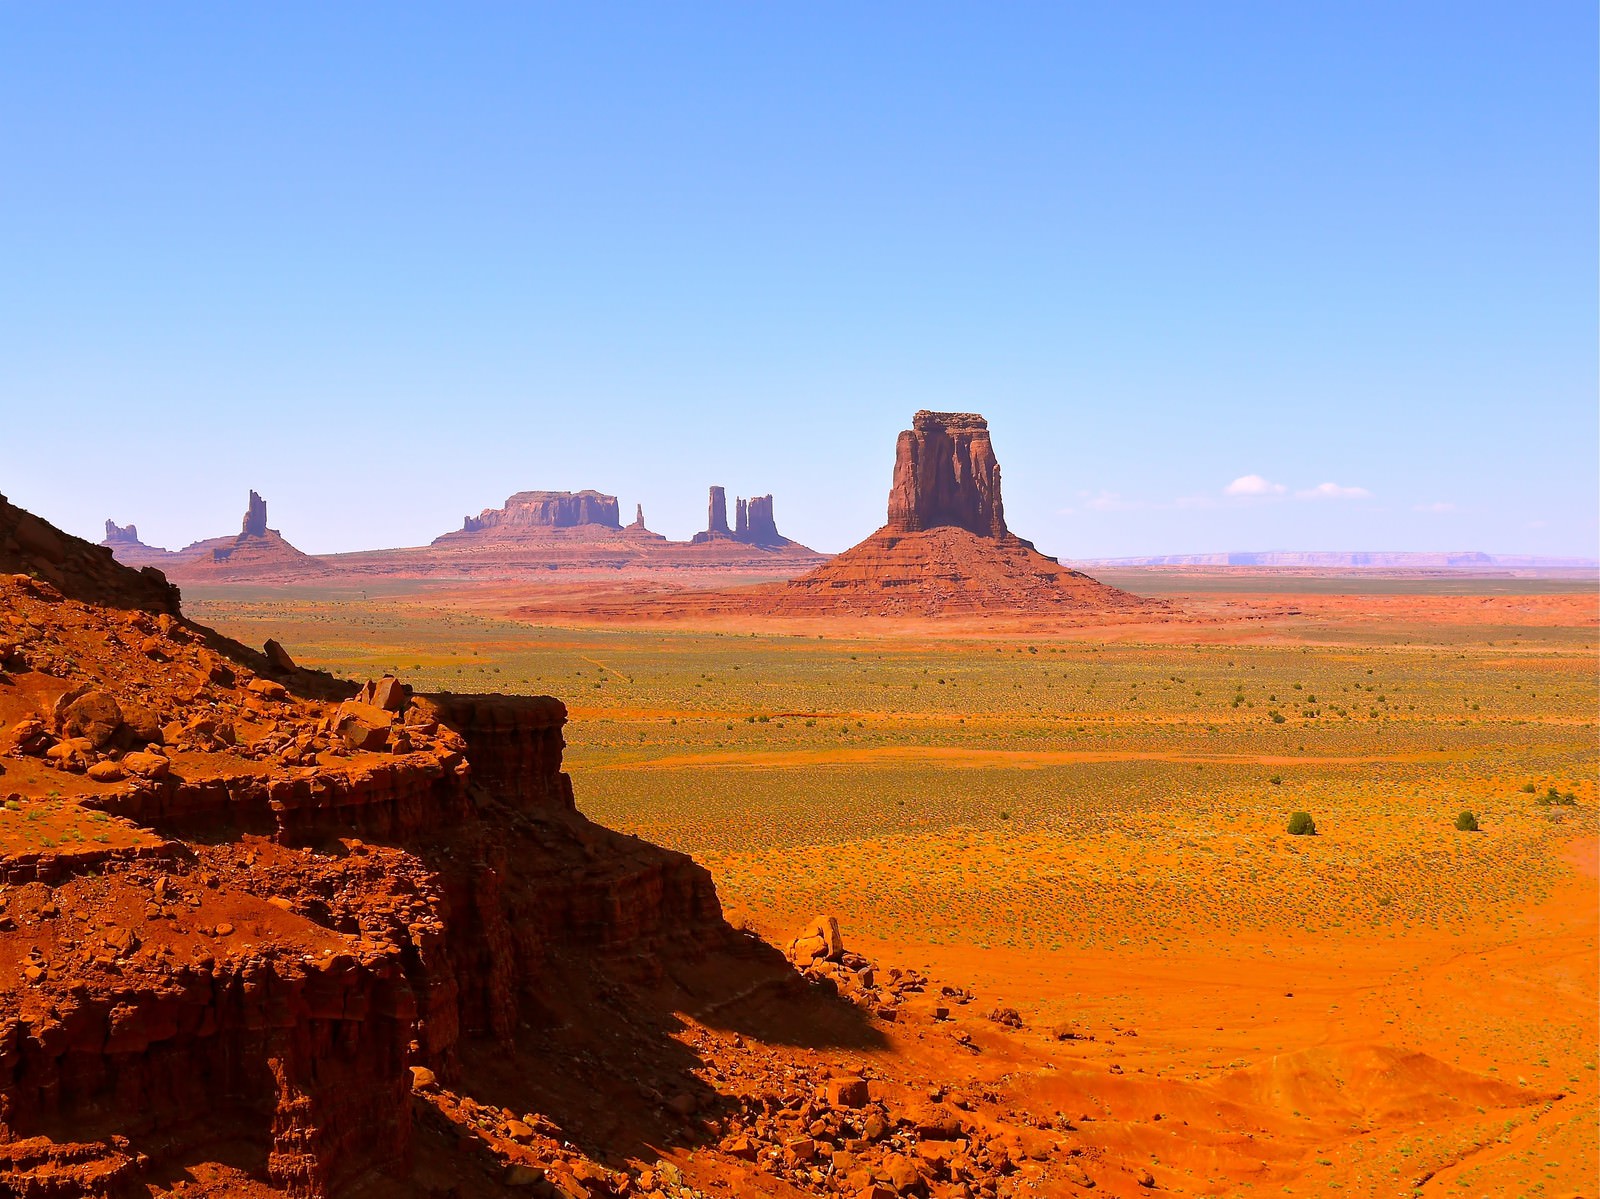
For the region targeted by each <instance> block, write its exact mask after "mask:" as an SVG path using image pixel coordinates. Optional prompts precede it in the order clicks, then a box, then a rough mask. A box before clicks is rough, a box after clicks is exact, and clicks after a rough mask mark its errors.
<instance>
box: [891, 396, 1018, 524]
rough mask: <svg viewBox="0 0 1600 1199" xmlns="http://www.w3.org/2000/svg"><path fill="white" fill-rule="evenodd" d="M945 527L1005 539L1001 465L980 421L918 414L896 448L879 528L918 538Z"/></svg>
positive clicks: (960, 416)
mask: <svg viewBox="0 0 1600 1199" xmlns="http://www.w3.org/2000/svg"><path fill="white" fill-rule="evenodd" d="M947 525H948V526H953V527H955V528H958V529H966V530H967V531H968V532H969V533H976V534H978V536H980V537H1004V536H1005V535H1006V518H1005V508H1004V505H1003V504H1002V503H1001V501H1000V464H999V463H998V462H996V461H995V456H994V447H993V446H992V445H991V444H990V442H989V422H988V421H986V420H984V419H983V417H981V416H979V415H977V414H976V413H973V412H929V411H927V410H923V411H921V412H918V413H917V414H916V416H914V417H913V418H912V421H911V428H909V429H907V430H906V431H905V432H903V433H901V434H900V439H899V441H898V443H897V444H896V445H895V461H894V484H893V486H892V487H891V489H890V491H889V519H888V523H887V524H886V525H885V526H884V527H885V529H887V530H888V531H889V532H891V533H920V532H922V531H923V530H925V529H937V528H941V527H943V526H947Z"/></svg>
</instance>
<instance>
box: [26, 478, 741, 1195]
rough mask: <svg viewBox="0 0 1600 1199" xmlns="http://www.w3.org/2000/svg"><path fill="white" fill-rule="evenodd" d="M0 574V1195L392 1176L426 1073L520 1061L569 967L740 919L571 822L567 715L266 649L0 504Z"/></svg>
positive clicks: (618, 843)
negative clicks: (236, 1174) (317, 667)
mask: <svg viewBox="0 0 1600 1199" xmlns="http://www.w3.org/2000/svg"><path fill="white" fill-rule="evenodd" d="M0 568H4V569H10V570H14V571H17V572H19V573H17V574H16V575H15V576H12V575H6V576H4V577H0V628H3V629H13V630H17V631H18V632H17V633H16V635H15V636H11V635H9V634H8V636H7V637H6V638H0V667H3V668H4V669H3V670H0V790H3V791H5V792H6V795H7V799H8V804H7V806H8V808H10V807H13V806H15V807H17V808H20V809H21V810H24V811H25V812H26V813H27V817H28V818H27V820H26V821H24V820H23V819H22V818H21V817H18V818H17V819H16V820H14V821H11V822H10V823H9V824H3V825H0V880H3V881H4V882H5V883H6V884H8V887H9V890H8V891H7V893H6V894H5V895H4V896H3V897H0V915H3V917H4V919H0V993H3V995H0V1193H5V1194H19V1195H33V1194H39V1195H45V1194H48V1195H52V1196H84V1197H85V1199H88V1197H90V1196H95V1197H98V1196H101V1195H107V1194H112V1193H116V1194H122V1193H130V1194H131V1193H138V1188H140V1187H142V1186H144V1185H146V1184H148V1183H150V1182H152V1181H153V1180H154V1179H155V1178H157V1177H166V1176H169V1175H170V1173H171V1172H172V1170H173V1168H174V1165H175V1163H177V1162H181V1161H183V1160H186V1158H185V1155H186V1154H188V1153H191V1152H194V1151H196V1147H197V1146H204V1145H207V1144H211V1143H214V1142H217V1141H219V1140H226V1141H228V1142H229V1143H231V1144H234V1145H236V1146H241V1147H244V1148H242V1149H241V1152H245V1153H246V1154H247V1156H248V1155H256V1156H255V1157H254V1159H253V1160H254V1163H255V1164H254V1165H252V1166H250V1167H249V1169H250V1170H251V1171H254V1172H256V1173H258V1174H259V1176H260V1177H263V1178H265V1179H268V1180H270V1182H271V1184H272V1186H273V1187H275V1188H277V1189H278V1190H280V1191H281V1192H283V1193H287V1194H289V1195H291V1196H304V1197H307V1199H320V1197H325V1196H333V1195H337V1194H339V1193H340V1192H341V1191H342V1190H344V1189H346V1186H347V1184H348V1183H350V1182H351V1181H352V1180H354V1179H358V1178H360V1179H365V1182H364V1183H363V1185H364V1186H366V1187H368V1188H369V1190H367V1191H364V1192H363V1193H396V1194H398V1193H400V1190H399V1187H398V1184H397V1185H396V1187H395V1188H393V1189H390V1190H387V1191H380V1192H372V1191H371V1190H370V1187H371V1186H372V1185H373V1180H374V1179H375V1178H377V1177H379V1176H380V1175H385V1174H387V1175H390V1176H394V1177H396V1178H399V1177H403V1176H404V1175H405V1173H406V1170H407V1167H408V1163H409V1161H410V1157H411V1154H412V1152H413V1147H414V1144H415V1140H416V1133H415V1130H414V1127H413V1114H414V1110H415V1101H414V1099H413V1095H412V1082H413V1074H412V1071H413V1069H418V1070H426V1071H432V1072H434V1073H436V1074H437V1076H438V1077H440V1078H441V1079H459V1078H461V1077H463V1074H464V1071H466V1069H467V1067H466V1066H465V1065H464V1058H465V1056H466V1050H467V1048H468V1047H469V1045H489V1046H495V1047H498V1053H499V1055H500V1056H503V1055H504V1054H505V1053H508V1052H520V1053H524V1054H528V1055H532V1057H531V1058H530V1067H531V1068H535V1069H536V1068H537V1067H536V1065H533V1064H532V1063H533V1061H534V1060H535V1059H536V1058H537V1055H538V1053H539V1046H540V1045H541V1043H542V1042H541V1041H540V1040H539V1039H538V1038H537V1037H534V1036H531V1035H530V1033H529V1031H528V1030H529V1028H530V1023H529V1021H530V1020H531V1019H532V1018H533V1017H532V1014H533V1013H537V1012H539V1011H543V1010H547V1009H548V1008H549V1007H550V1006H551V1005H552V1004H556V1003H559V1002H561V999H562V994H563V992H564V991H565V990H566V989H567V988H568V987H569V986H571V985H575V975H574V974H573V971H579V972H582V971H588V970H591V969H595V968H597V967H596V965H595V964H596V963H598V962H600V961H602V960H603V955H606V954H613V953H614V954H620V955H623V956H624V957H628V956H634V957H636V956H637V955H639V954H641V953H644V952H646V951H647V950H648V949H649V947H651V946H654V945H661V944H665V943H669V942H671V943H678V942H685V941H687V942H692V943H693V944H694V945H696V946H700V947H702V948H703V947H704V946H707V945H711V944H715V943H719V939H721V938H731V937H732V936H733V934H732V931H731V930H729V929H728V928H727V926H726V925H724V924H723V923H722V921H721V914H720V908H719V906H718V903H717V899H716V892H715V889H714V888H713V887H712V885H711V881H710V878H709V876H708V875H707V874H706V872H705V871H704V870H703V869H702V868H700V867H698V866H697V865H695V864H694V863H693V862H692V861H691V860H690V859H688V858H687V857H684V856H683V855H679V854H674V853H670V852H667V851H663V850H659V849H656V848H655V847H653V846H649V845H647V844H645V843H644V842H640V841H638V840H636V839H634V838H628V837H622V836H619V835H617V834H613V833H610V832H608V831H607V830H604V829H600V828H597V827H595V826H593V825H591V824H590V823H589V822H588V821H587V820H585V819H584V818H583V817H582V816H581V815H580V814H578V813H577V811H576V810H575V808H574V805H573V796H572V785H571V781H570V779H569V778H568V776H567V775H566V774H565V773H564V772H563V770H562V748H563V740H562V735H561V730H562V727H563V725H564V724H565V721H566V710H565V708H564V707H563V706H562V705H561V704H560V703H559V702H558V701H556V700H554V699H551V698H548V697H517V696H435V697H426V696H418V695H413V694H411V692H410V691H409V689H407V688H405V687H403V686H402V685H401V684H400V683H399V682H398V681H397V680H394V679H388V678H386V679H383V680H381V681H378V682H376V683H372V684H369V685H368V686H366V687H364V688H362V689H361V690H360V691H354V688H353V687H349V686H344V685H341V684H338V683H337V682H336V681H335V680H332V679H329V678H328V677H327V676H317V675H311V674H308V673H306V672H303V671H299V670H297V669H295V668H294V667H293V666H292V664H291V663H289V662H288V660H287V659H284V658H281V656H280V659H279V660H278V664H277V665H276V666H274V665H273V664H272V661H270V660H269V659H268V658H267V657H266V656H264V655H260V654H255V653H253V652H250V651H245V650H244V649H243V647H237V646H234V645H233V644H232V643H229V642H227V641H226V640H225V639H223V638H220V637H218V636H217V635H216V634H214V633H211V632H210V631H209V630H206V629H203V628H201V627H200V626H196V625H192V624H189V623H187V622H185V621H183V620H181V619H180V618H178V617H177V615H176V609H177V595H176V591H175V590H174V589H172V588H170V587H168V586H166V585H165V584H164V582H161V581H160V576H159V575H155V574H153V572H145V573H139V572H135V571H132V570H129V569H127V568H125V567H120V566H118V565H117V564H115V563H114V562H113V561H112V560H111V558H110V555H109V553H107V552H106V551H105V550H104V549H101V548H98V547H93V546H89V545H88V544H87V543H85V542H82V541H80V540H79V539H76V538H72V537H69V536H68V535H66V534H63V533H61V532H60V531H59V530H56V529H54V528H53V527H52V526H50V525H48V524H46V523H45V522H43V521H40V520H38V518H36V517H33V516H31V514H28V513H24V512H22V511H21V510H20V509H16V508H13V507H11V506H10V505H8V504H4V503H3V502H0ZM29 572H32V573H31V574H30V573H29ZM32 575H38V576H39V577H38V578H35V577H32ZM46 579H52V580H53V579H59V580H60V584H59V585H58V584H55V583H53V582H51V581H46ZM68 588H71V589H73V590H75V591H76V593H77V594H78V595H79V596H80V597H81V598H79V599H74V598H71V593H70V592H69V591H68ZM103 598H109V599H112V600H113V601H115V602H120V603H123V604H125V605H126V607H125V608H124V609H123V610H120V611H119V610H117V609H114V608H112V607H108V606H106V605H105V604H104V603H102V602H101V600H102V599H103ZM274 674H275V675H276V678H274V677H271V676H272V675H274ZM352 692H354V694H352ZM341 698H342V700H343V702H335V700H338V699H341ZM19 764H20V768H19ZM8 814H11V813H8ZM79 829H83V830H85V831H84V832H83V833H79V832H77V830H79ZM90 832H92V833H94V834H95V836H94V837H93V838H90V837H89V836H88V835H87V834H88V833H90ZM47 835H48V839H45V840H40V839H39V838H41V837H45V836H47ZM58 837H59V838H60V840H59V842H58V841H57V838H58ZM85 842H87V844H84V843H85ZM99 842H103V844H101V843H99ZM697 951H698V950H697ZM489 1056H490V1059H491V1060H493V1059H494V1057H495V1056H496V1054H493V1053H491V1054H490V1055H489ZM208 1193H221V1192H208ZM251 1193H252V1194H253V1193H255V1192H254V1191H252V1192H251ZM405 1193H407V1194H415V1193H418V1192H417V1191H415V1190H414V1189H408V1190H406V1192H405ZM475 1193H476V1192H475Z"/></svg>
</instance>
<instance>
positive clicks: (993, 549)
mask: <svg viewBox="0 0 1600 1199" xmlns="http://www.w3.org/2000/svg"><path fill="white" fill-rule="evenodd" d="M758 593H759V594H758ZM750 595H751V599H752V601H753V602H754V603H755V604H756V606H757V610H758V611H761V612H764V613H766V614H770V615H786V614H792V615H810V614H819V615H820V614H829V613H839V614H845V613H849V614H861V615H879V616H911V617H919V616H944V615H951V614H960V613H969V614H974V615H1017V614H1029V613H1039V614H1062V613H1067V612H1081V613H1093V612H1115V611H1119V610H1130V611H1131V610H1133V609H1138V608H1143V607H1146V606H1148V605H1149V601H1146V600H1143V599H1140V598H1139V597H1137V596H1134V595H1130V594H1129V593H1127V592H1125V591H1120V590H1118V589H1117V588H1115V587H1108V586H1106V585H1105V584H1103V583H1100V582H1098V581H1097V580H1095V579H1092V578H1090V577H1089V576H1088V575H1086V574H1082V573H1081V572H1079V571H1076V570H1072V569H1070V568H1068V567H1065V566H1062V565H1061V563H1060V562H1058V561H1057V560H1056V559H1054V558H1049V557H1046V556H1045V555H1043V554H1041V553H1039V552H1038V551H1037V550H1036V549H1034V547H1033V543H1032V542H1030V541H1024V540H1023V539H1022V538H1020V537H1018V536H1016V535H1015V534H1014V533H1012V532H1011V531H1010V530H1009V529H1008V528H1007V527H1006V519H1005V506H1004V503H1003V501H1002V499H1001V495H1000V464H999V462H998V461H996V459H995V454H994V447H993V445H992V444H991V443H990V440H989V423H988V422H987V421H986V420H984V418H983V417H981V416H978V415H977V414H975V413H971V412H928V411H922V412H918V413H917V414H916V416H915V417H914V418H913V420H912V424H911V428H909V429H907V430H906V431H905V432H903V433H901V434H900V437H899V440H898V442H897V443H896V446H895V464H894V480H893V484H892V486H891V487H890V491H889V506H888V519H887V521H886V522H885V524H884V526H883V527H882V528H881V529H879V530H878V531H877V532H876V533H874V534H872V536H870V537H868V538H867V539H866V540H865V541H863V542H861V543H860V544H859V545H856V546H854V547H852V548H851V549H848V550H846V551H845V552H844V553H842V554H839V555H838V556H836V557H835V558H833V559H832V560H831V561H829V562H827V563H825V564H824V565H822V566H819V567H818V568H817V569H815V570H813V571H811V572H810V573H808V574H805V575H801V576H800V577H799V578H795V579H790V580H788V581H787V582H786V583H782V584H774V585H773V586H771V587H763V588H755V589H752V591H751V592H750Z"/></svg>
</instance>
